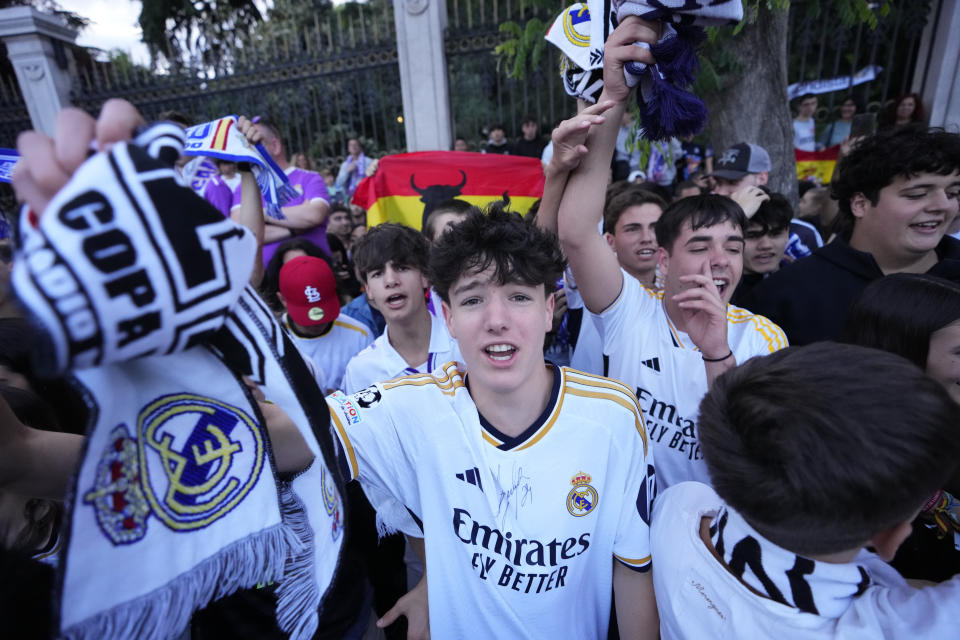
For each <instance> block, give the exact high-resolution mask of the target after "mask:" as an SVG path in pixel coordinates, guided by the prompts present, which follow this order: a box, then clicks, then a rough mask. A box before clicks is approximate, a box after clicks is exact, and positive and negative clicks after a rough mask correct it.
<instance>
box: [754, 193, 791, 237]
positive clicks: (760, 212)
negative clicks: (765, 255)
mask: <svg viewBox="0 0 960 640" xmlns="http://www.w3.org/2000/svg"><path fill="white" fill-rule="evenodd" d="M762 188H763V187H761V189H762ZM764 191H766V192H767V195H768V196H770V199H769V200H765V201H764V202H762V203H760V208H758V209H757V212H756V213H755V214H753V217H752V218H750V219H749V220H747V223H746V225H745V226H746V227H755V226H759V227H760V230H761V233H763V234H764V235H766V234H768V233H773V234H778V233H780V232H781V231H783V230H785V229H788V228H789V227H790V220H792V219H793V207H791V206H790V201H789V200H787V199H786V198H785V197H784V196H783V194H780V193H776V192H775V191H769V190H766V189H764Z"/></svg>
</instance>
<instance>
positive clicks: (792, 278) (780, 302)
mask: <svg viewBox="0 0 960 640" xmlns="http://www.w3.org/2000/svg"><path fill="white" fill-rule="evenodd" d="M831 188H832V191H833V194H832V195H833V198H834V199H836V200H837V203H838V205H839V207H840V212H839V214H838V215H837V219H836V220H835V222H834V224H837V225H838V233H837V237H836V238H834V240H833V241H832V242H830V243H829V244H827V245H825V246H823V247H821V248H819V249H817V250H816V251H814V252H813V254H812V255H810V256H809V257H807V258H804V259H802V260H798V261H797V262H796V263H794V264H792V265H788V266H787V267H784V268H783V269H781V270H780V271H779V272H778V273H776V274H775V275H773V276H771V277H769V278H767V279H766V280H764V281H763V282H762V283H761V284H759V285H757V286H756V287H755V288H754V289H753V290H752V291H751V292H750V294H749V296H747V298H746V299H745V300H744V304H745V306H746V307H747V308H749V309H750V310H752V311H754V312H756V313H762V314H764V315H766V316H769V317H770V319H771V320H773V321H774V322H776V323H777V324H779V325H780V326H782V327H783V328H784V330H785V331H786V332H787V335H788V336H789V337H790V342H791V343H793V344H807V343H810V342H814V341H817V340H835V339H838V338H839V337H840V334H841V333H842V332H843V325H844V321H845V319H846V316H847V311H848V310H849V308H850V306H851V305H852V304H853V301H854V300H856V298H857V296H858V295H860V292H861V291H863V288H864V287H866V286H867V285H868V284H869V283H871V282H873V281H874V280H876V279H877V278H881V277H883V276H885V275H890V274H891V273H929V274H931V275H935V276H938V277H941V278H945V279H947V280H952V281H954V282H960V241H958V240H956V239H954V238H950V237H945V235H944V234H946V232H947V228H948V227H949V225H950V223H951V222H953V220H954V218H955V217H956V216H957V211H958V207H957V203H958V195H960V135H957V134H955V133H947V132H946V131H942V130H937V129H930V130H928V131H924V130H917V129H894V130H890V131H883V132H880V133H877V134H876V135H873V136H871V137H869V138H866V139H864V140H862V141H860V142H859V143H858V144H857V145H856V146H855V147H854V148H853V150H852V151H851V152H850V153H849V154H848V155H847V156H845V157H844V158H843V159H842V160H841V161H840V164H839V166H838V169H837V175H836V177H835V178H834V180H833V183H832V184H831Z"/></svg>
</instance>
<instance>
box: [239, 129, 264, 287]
mask: <svg viewBox="0 0 960 640" xmlns="http://www.w3.org/2000/svg"><path fill="white" fill-rule="evenodd" d="M237 128H238V129H240V131H241V132H242V133H243V135H244V136H246V138H247V140H248V141H249V142H250V144H253V145H255V144H257V143H258V142H260V138H261V134H260V130H259V129H257V127H255V126H254V125H253V123H252V122H250V120H248V119H247V118H246V117H245V116H240V118H239V119H238V120H237ZM237 171H238V172H239V173H240V206H238V207H235V208H234V209H233V210H231V211H230V219H231V220H233V221H234V222H236V223H237V224H240V225H243V226H245V227H246V228H247V229H250V231H252V232H253V235H254V237H255V238H256V239H257V259H256V260H255V261H254V263H253V273H252V274H250V284H252V285H253V286H254V287H259V286H260V282H261V281H262V280H263V259H262V256H263V243H264V227H265V224H264V220H263V203H262V202H261V195H260V186H259V185H258V184H257V179H256V178H255V177H254V175H253V172H252V171H251V170H250V164H249V163H247V162H241V163H239V164H238V165H237Z"/></svg>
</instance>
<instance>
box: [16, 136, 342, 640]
mask: <svg viewBox="0 0 960 640" xmlns="http://www.w3.org/2000/svg"><path fill="white" fill-rule="evenodd" d="M182 143H183V133H182V131H180V130H179V129H178V128H177V127H174V126H171V125H159V126H155V127H153V128H151V129H148V130H147V131H146V132H145V133H144V134H142V135H141V136H140V137H138V139H137V140H136V141H135V142H134V143H132V144H117V145H115V146H114V147H113V148H112V149H111V150H110V152H109V153H100V154H96V155H94V156H93V157H92V158H90V159H89V160H88V161H87V162H86V163H85V164H84V165H82V166H81V167H80V169H79V170H78V171H77V173H76V174H75V175H74V176H73V178H72V179H71V180H70V182H68V183H67V185H66V186H65V187H64V188H63V189H62V190H61V191H60V192H59V193H58V194H57V195H56V196H55V197H54V199H53V200H52V201H51V203H50V205H49V206H48V208H47V210H46V211H45V212H43V215H42V216H41V217H40V219H39V222H38V223H37V221H36V219H35V218H33V217H32V216H29V215H26V213H27V212H25V215H24V216H23V223H22V224H21V235H22V238H21V244H22V249H21V251H20V253H18V255H17V260H16V266H15V268H14V273H13V282H14V286H15V288H16V291H17V294H18V296H19V297H20V299H21V301H22V302H23V303H24V305H25V306H26V307H27V309H28V310H29V312H30V314H31V315H32V316H33V319H34V320H35V321H36V322H37V324H39V325H40V327H41V328H42V330H43V331H44V333H45V334H46V338H47V339H46V340H45V341H44V342H43V346H44V348H43V349H41V350H40V351H39V352H38V353H37V354H36V355H37V358H38V363H37V364H38V366H39V367H41V368H44V369H46V370H47V371H49V372H52V373H60V374H63V373H67V372H69V373H70V374H71V375H72V377H73V380H74V382H75V383H76V386H77V387H78V388H79V389H80V390H81V392H82V393H83V395H84V397H85V400H86V402H87V405H88V407H89V408H90V414H91V420H90V423H89V424H88V428H87V441H86V446H85V451H84V453H83V457H82V460H81V462H80V466H79V469H78V472H77V475H76V476H75V479H74V485H73V488H72V495H71V504H70V517H69V522H68V524H67V526H66V527H65V529H66V546H65V548H66V555H65V559H64V560H63V562H62V563H61V564H60V572H61V575H60V580H59V584H60V597H59V616H60V635H62V636H63V637H68V638H97V639H100V638H151V639H152V638H158V639H159V638H169V637H176V636H178V635H179V634H180V633H182V631H183V629H184V628H185V627H186V626H187V624H188V622H189V620H190V617H191V615H192V614H193V612H194V611H195V610H197V609H199V608H201V607H203V606H205V605H206V604H207V603H208V602H210V601H211V600H214V599H217V598H220V597H223V596H226V595H229V594H230V593H233V592H235V591H237V590H238V589H243V588H250V587H254V586H256V585H258V584H261V583H268V582H273V583H277V585H278V586H277V598H278V608H277V619H278V623H279V625H280V628H281V629H283V630H284V631H285V632H287V633H288V634H290V636H291V637H293V638H309V637H311V636H312V635H313V634H314V632H315V630H316V627H317V612H318V609H319V607H320V604H321V601H322V597H323V594H324V593H325V592H326V590H327V588H328V586H329V583H330V581H331V579H332V577H333V575H334V572H335V570H336V567H337V563H338V560H339V554H340V546H341V544H342V542H343V536H342V535H341V532H342V527H343V521H344V514H343V513H342V511H343V505H342V501H341V499H340V487H342V483H341V482H340V481H339V479H338V478H339V476H338V475H337V474H338V473H339V472H338V471H337V470H336V467H334V466H333V462H334V458H333V455H334V453H333V451H334V450H333V448H332V442H331V441H330V432H329V414H328V413H327V409H326V403H325V402H324V401H323V398H322V394H321V393H320V392H319V390H318V389H317V387H316V383H315V382H314V381H313V377H312V376H311V375H310V373H309V371H308V370H307V367H306V365H305V364H304V363H303V361H302V360H301V359H300V357H299V355H298V353H297V351H296V349H295V348H293V346H292V345H291V344H290V343H289V339H288V338H286V337H285V335H284V333H283V331H282V330H281V329H280V327H279V325H278V324H277V322H276V320H275V319H274V318H273V316H272V315H271V314H270V312H269V310H267V308H266V306H265V305H264V304H263V302H262V301H261V300H260V299H259V298H258V297H257V295H256V293H255V292H254V291H253V290H252V289H251V288H250V287H249V285H248V284H247V280H248V278H249V276H250V273H251V270H252V267H253V260H254V256H255V249H256V242H255V240H254V239H253V236H252V234H251V233H250V232H249V231H247V230H245V229H243V228H242V227H239V226H237V225H235V224H234V223H233V222H231V221H229V220H225V219H224V218H223V216H222V215H220V213H219V212H217V211H216V210H214V209H213V208H212V207H211V206H210V205H208V204H207V203H206V202H205V201H203V200H202V199H201V198H199V197H197V196H196V195H195V194H194V193H192V192H191V191H190V190H189V189H187V188H184V187H180V186H178V184H177V182H176V177H175V174H174V172H173V169H172V166H171V165H172V161H173V159H175V158H176V157H177V156H178V155H179V148H180V147H181V146H182ZM241 376H246V377H248V378H250V379H251V380H253V382H255V383H256V384H257V385H259V386H260V388H261V389H262V390H263V392H264V394H265V395H266V397H267V398H268V399H270V400H271V401H272V402H274V403H276V404H277V405H279V406H280V407H281V408H282V409H283V410H284V411H285V412H286V413H287V415H288V416H289V417H290V418H291V420H292V421H293V422H294V423H295V425H296V427H297V428H298V429H299V431H300V434H301V436H302V437H303V438H304V440H305V441H306V443H307V446H308V447H309V449H310V451H311V453H313V455H314V459H313V462H312V463H311V464H310V465H309V466H308V467H307V468H306V469H305V470H303V471H302V472H301V473H300V474H298V475H297V476H296V477H295V478H294V479H293V480H292V481H290V482H279V481H278V480H277V478H276V474H275V471H274V467H273V461H272V456H271V450H270V441H269V435H268V433H267V430H266V428H265V427H264V425H263V417H262V415H261V414H260V410H259V407H258V405H257V404H256V402H255V401H254V400H253V398H252V397H251V395H250V392H249V390H248V389H247V388H246V387H245V386H244V384H243V382H242V380H241ZM317 399H319V401H318V400H317ZM307 497H309V498H310V499H309V500H307V499H306V498H307Z"/></svg>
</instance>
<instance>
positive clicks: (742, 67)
mask: <svg viewBox="0 0 960 640" xmlns="http://www.w3.org/2000/svg"><path fill="white" fill-rule="evenodd" d="M822 1H823V0H795V1H794V2H793V3H791V1H790V0H743V2H744V20H743V21H742V22H741V23H740V24H739V25H737V26H735V27H733V26H731V27H721V28H710V29H708V30H707V32H708V38H707V41H706V43H705V44H704V46H703V47H702V49H701V51H700V55H699V59H700V63H701V72H700V76H699V78H698V80H697V83H696V84H695V85H694V88H693V89H694V92H695V93H697V95H699V96H700V97H701V98H703V100H704V102H705V103H706V105H707V109H708V111H709V114H710V115H709V119H708V121H707V127H706V135H707V136H708V137H709V139H710V141H711V143H712V144H713V146H714V147H715V148H716V149H717V150H718V151H719V150H722V149H723V148H725V147H728V146H730V145H732V144H736V143H737V142H744V141H749V142H754V143H756V144H759V145H761V146H763V147H764V148H766V149H767V150H768V151H769V152H770V155H771V159H772V161H773V171H772V172H771V175H770V186H771V188H772V189H774V190H776V191H780V192H782V193H784V194H787V195H788V197H792V196H793V194H794V193H795V192H796V184H795V183H796V165H795V162H794V156H793V127H792V125H791V120H792V117H791V115H790V109H789V105H788V103H787V100H786V92H787V85H788V77H787V41H788V33H787V26H788V16H789V10H790V9H791V5H794V10H802V11H804V12H806V13H807V14H808V15H811V16H816V15H818V14H819V13H820V11H821V10H822V9H823V7H822V6H821V3H822ZM532 4H533V6H534V7H544V8H545V7H548V6H550V7H552V10H553V11H556V5H555V3H550V2H546V1H545V0H534V1H533V3H532ZM890 5H891V0H882V1H881V2H879V3H871V2H868V0H831V8H832V9H833V11H834V12H835V14H836V15H837V16H838V17H839V18H840V20H841V22H842V23H843V24H844V25H845V26H854V25H857V24H864V25H866V26H867V27H870V28H873V27H875V26H876V24H877V15H878V13H879V14H884V13H886V12H887V11H889V9H890ZM549 25H550V21H546V22H544V21H543V20H541V19H539V18H537V17H527V18H525V19H521V20H515V21H507V22H505V23H504V24H503V25H501V31H503V32H504V33H506V34H507V35H508V37H507V38H506V39H505V40H504V41H503V42H502V43H501V44H500V46H498V47H497V49H496V53H497V55H498V56H499V63H500V64H499V68H500V70H501V72H502V73H504V74H507V75H508V76H510V77H514V78H523V77H524V75H525V74H526V73H527V72H528V71H529V70H530V69H531V68H533V67H534V66H535V65H536V64H538V63H539V60H538V58H537V57H536V56H540V55H543V52H542V48H541V47H540V45H539V43H540V42H542V41H543V35H544V34H545V33H546V29H547V28H549ZM644 146H646V145H644Z"/></svg>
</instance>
